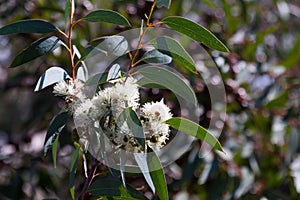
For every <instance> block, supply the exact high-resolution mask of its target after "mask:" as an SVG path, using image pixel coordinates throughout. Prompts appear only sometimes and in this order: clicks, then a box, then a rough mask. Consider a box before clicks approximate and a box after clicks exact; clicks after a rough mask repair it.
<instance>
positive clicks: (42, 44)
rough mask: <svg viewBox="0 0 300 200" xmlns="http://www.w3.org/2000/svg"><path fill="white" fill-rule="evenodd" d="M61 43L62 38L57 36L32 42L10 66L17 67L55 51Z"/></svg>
mask: <svg viewBox="0 0 300 200" xmlns="http://www.w3.org/2000/svg"><path fill="white" fill-rule="evenodd" d="M60 44H61V40H60V39H58V38H57V37H55V36H50V37H45V38H42V39H39V40H38V41H36V42H34V43H32V44H31V45H30V46H29V47H28V48H26V49H25V50H23V51H22V52H21V53H19V54H18V55H17V56H16V57H15V59H14V60H13V62H12V64H11V66H10V67H17V66H19V65H22V64H24V63H27V62H29V61H32V60H34V59H36V58H38V57H40V56H43V55H45V54H47V53H49V52H52V51H54V50H55V49H56V48H57V47H59V45H60Z"/></svg>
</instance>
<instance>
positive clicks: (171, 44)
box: [151, 36, 197, 73]
mask: <svg viewBox="0 0 300 200" xmlns="http://www.w3.org/2000/svg"><path fill="white" fill-rule="evenodd" d="M151 44H152V45H153V46H154V47H155V48H156V49H158V50H159V51H161V52H163V53H165V54H167V55H169V56H171V57H172V59H173V61H174V62H176V64H177V66H178V67H181V68H186V69H188V70H189V71H191V72H193V73H197V70H196V66H195V63H194V60H193V58H192V57H191V56H190V55H189V54H188V53H187V52H186V50H185V49H184V48H183V46H182V45H181V44H180V43H179V42H177V41H176V40H175V39H173V38H171V37H167V36H163V37H158V38H156V39H155V40H153V41H151Z"/></svg>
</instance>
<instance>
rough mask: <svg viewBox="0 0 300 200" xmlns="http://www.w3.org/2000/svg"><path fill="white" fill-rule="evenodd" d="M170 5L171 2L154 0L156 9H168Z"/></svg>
mask: <svg viewBox="0 0 300 200" xmlns="http://www.w3.org/2000/svg"><path fill="white" fill-rule="evenodd" d="M170 5H171V0H156V7H158V8H161V7H166V8H170Z"/></svg>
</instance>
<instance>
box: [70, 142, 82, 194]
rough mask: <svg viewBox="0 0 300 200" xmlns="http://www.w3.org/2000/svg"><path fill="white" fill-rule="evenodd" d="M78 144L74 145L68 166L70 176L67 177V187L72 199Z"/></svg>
mask: <svg viewBox="0 0 300 200" xmlns="http://www.w3.org/2000/svg"><path fill="white" fill-rule="evenodd" d="M79 150H80V146H79V145H76V150H75V152H74V154H73V156H72V161H71V166H70V177H69V188H70V193H71V197H72V199H75V185H74V180H75V174H76V170H77V162H78V155H79Z"/></svg>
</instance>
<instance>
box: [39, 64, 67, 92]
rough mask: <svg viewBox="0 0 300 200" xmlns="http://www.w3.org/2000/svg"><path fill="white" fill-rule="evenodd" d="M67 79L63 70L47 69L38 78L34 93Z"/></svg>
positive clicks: (57, 68)
mask: <svg viewBox="0 0 300 200" xmlns="http://www.w3.org/2000/svg"><path fill="white" fill-rule="evenodd" d="M67 78H69V75H68V73H67V72H66V71H65V70H64V69H63V68H60V67H51V68H49V69H47V70H46V71H45V72H44V74H43V75H42V76H41V77H40V78H39V80H38V83H37V84H36V86H35V89H34V91H35V92H36V91H39V90H42V89H44V88H45V87H47V86H49V85H52V84H54V83H57V82H59V81H62V80H65V79H67Z"/></svg>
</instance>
